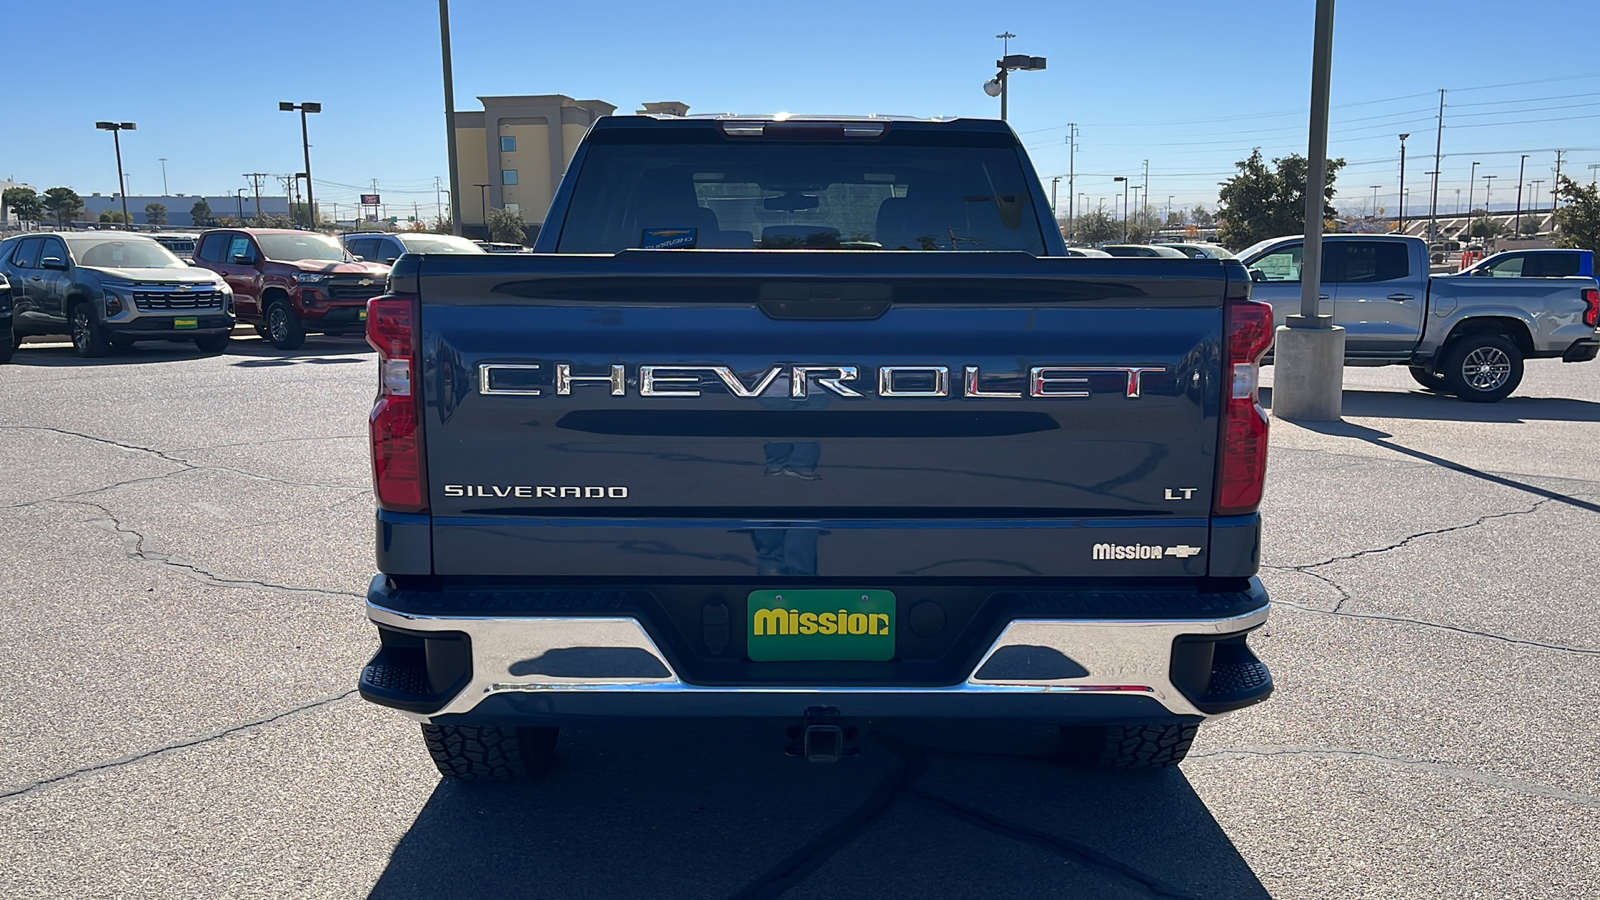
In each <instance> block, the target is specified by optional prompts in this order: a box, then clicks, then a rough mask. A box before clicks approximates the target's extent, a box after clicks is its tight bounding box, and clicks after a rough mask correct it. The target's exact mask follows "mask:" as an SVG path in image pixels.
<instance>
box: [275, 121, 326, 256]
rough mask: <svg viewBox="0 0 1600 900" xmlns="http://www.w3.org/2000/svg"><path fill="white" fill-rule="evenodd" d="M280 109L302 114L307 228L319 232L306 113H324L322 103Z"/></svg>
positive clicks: (301, 127) (301, 130)
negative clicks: (312, 184)
mask: <svg viewBox="0 0 1600 900" xmlns="http://www.w3.org/2000/svg"><path fill="white" fill-rule="evenodd" d="M278 109H279V110H281V111H283V112H295V111H297V110H298V111H299V113H300V146H301V149H303V150H304V151H305V155H306V172H305V175H306V228H307V230H309V231H316V230H317V201H316V198H315V197H314V196H313V195H312V193H311V136H310V134H309V132H308V131H307V130H306V113H319V112H322V104H321V103H287V102H284V101H279V102H278Z"/></svg>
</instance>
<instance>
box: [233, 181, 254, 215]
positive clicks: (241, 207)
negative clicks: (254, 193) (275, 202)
mask: <svg viewBox="0 0 1600 900" xmlns="http://www.w3.org/2000/svg"><path fill="white" fill-rule="evenodd" d="M248 190H250V189H249V188H239V190H237V191H235V192H234V197H235V199H237V200H238V201H239V221H241V222H243V221H244V192H245V191H248Z"/></svg>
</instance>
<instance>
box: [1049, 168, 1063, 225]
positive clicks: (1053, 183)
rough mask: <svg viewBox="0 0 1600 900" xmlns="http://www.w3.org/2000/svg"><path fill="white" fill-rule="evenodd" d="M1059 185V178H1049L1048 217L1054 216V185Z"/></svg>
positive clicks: (1055, 176)
mask: <svg viewBox="0 0 1600 900" xmlns="http://www.w3.org/2000/svg"><path fill="white" fill-rule="evenodd" d="M1060 183H1061V176H1060V175H1054V176H1051V178H1050V215H1052V216H1053V215H1055V214H1056V185H1058V184H1060Z"/></svg>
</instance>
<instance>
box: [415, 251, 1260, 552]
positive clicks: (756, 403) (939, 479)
mask: <svg viewBox="0 0 1600 900" xmlns="http://www.w3.org/2000/svg"><path fill="white" fill-rule="evenodd" d="M420 272H421V274H420V276H419V277H418V284H417V290H418V293H419V294H420V296H421V325H422V341H423V353H424V361H423V373H422V374H423V377H422V380H421V387H422V390H421V393H422V395H423V400H424V402H425V404H426V413H425V417H424V435H425V439H426V451H427V465H428V476H429V490H430V498H431V500H430V502H431V511H432V515H433V527H434V569H435V572H436V573H437V574H441V575H450V574H471V575H506V576H535V575H537V576H563V577H575V576H607V577H623V576H628V577H634V576H643V577H653V578H662V577H717V576H748V575H752V574H758V573H759V574H775V573H776V574H789V575H820V576H840V577H856V578H862V577H884V576H890V575H893V576H895V577H899V578H905V577H922V576H927V577H950V576H983V577H989V578H993V577H1027V576H1072V575H1077V576H1110V577H1118V576H1185V575H1187V576H1194V575H1201V574H1204V573H1205V558H1204V548H1205V544H1206V537H1207V528H1208V521H1209V517H1208V514H1209V509H1210V505H1211V497H1212V482H1213V478H1214V469H1215V464H1216V456H1215V453H1216V446H1217V434H1216V428H1217V415H1218V408H1219V399H1218V397H1219V391H1220V390H1221V389H1222V384H1221V375H1222V365H1221V361H1220V360H1221V357H1220V352H1221V348H1220V344H1219V342H1220V339H1221V332H1222V323H1223V315H1222V311H1223V297H1224V293H1225V291H1226V290H1227V286H1228V270H1227V269H1226V268H1225V267H1224V265H1223V264H1222V263H1219V262H1216V261H1210V260H1196V261H1177V260H1100V259H1039V258H1033V257H1031V256H1027V255H1025V254H1013V253H992V254H983V253H962V254H931V253H930V254H921V253H871V252H818V253H799V254H796V253H789V254H785V253H781V252H778V253H771V252H769V253H760V252H748V251H746V252H718V251H696V252H692V253H670V254H669V253H659V252H650V251H629V252H625V253H622V254H618V255H617V256H606V257H582V256H554V255H552V256H532V257H529V256H524V257H521V258H516V259H509V260H507V259H496V258H494V257H470V256H463V257H453V258H451V257H427V258H425V259H424V260H423V261H422V263H421V267H420ZM1237 274H1238V275H1242V272H1241V273H1237ZM1235 288H1236V289H1237V284H1235Z"/></svg>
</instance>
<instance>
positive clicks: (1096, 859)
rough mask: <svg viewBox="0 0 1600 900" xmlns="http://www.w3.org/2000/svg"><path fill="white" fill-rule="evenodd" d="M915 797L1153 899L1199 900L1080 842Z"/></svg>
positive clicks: (926, 794)
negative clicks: (1127, 883)
mask: <svg viewBox="0 0 1600 900" xmlns="http://www.w3.org/2000/svg"><path fill="white" fill-rule="evenodd" d="M911 795H912V796H913V797H916V798H917V799H918V800H921V801H922V802H923V803H924V804H926V805H927V806H929V807H930V808H932V809H935V810H937V811H939V812H941V813H944V814H945V815H947V816H950V817H952V818H954V819H956V820H958V821H961V822H965V823H966V824H968V825H971V826H973V827H976V828H980V829H982V830H984V831H988V832H991V833H993V834H998V835H1000V836H1001V837H1005V838H1010V839H1011V840H1013V841H1017V842H1019V843H1023V844H1030V845H1032V846H1034V847H1038V848H1039V849H1041V850H1044V851H1046V852H1048V853H1050V854H1052V855H1055V856H1059V857H1063V858H1065V859H1066V860H1067V861H1069V862H1072V863H1076V864H1077V865H1080V866H1082V867H1084V868H1086V869H1091V870H1093V871H1095V872H1098V873H1100V874H1101V875H1106V876H1109V877H1110V878H1112V879H1113V880H1115V881H1118V882H1132V883H1133V884H1134V885H1136V886H1138V887H1140V888H1143V889H1144V890H1145V891H1146V892H1147V893H1149V894H1150V895H1151V896H1152V897H1174V898H1178V900H1199V898H1197V897H1196V896H1195V895H1193V894H1186V893H1184V892H1182V891H1181V890H1179V889H1178V888H1176V887H1173V886H1172V885H1169V884H1167V883H1165V882H1163V881H1161V880H1160V879H1158V878H1156V877H1154V876H1152V875H1147V874H1145V873H1143V872H1141V871H1139V870H1138V869H1135V868H1133V867H1132V866H1130V865H1128V864H1126V863H1123V862H1121V861H1119V860H1116V859H1113V858H1111V857H1109V856H1107V855H1105V854H1104V853H1101V852H1100V851H1098V850H1096V849H1094V848H1093V847H1090V846H1089V845H1087V844H1081V843H1078V842H1077V841H1072V840H1068V839H1066V838H1063V837H1058V836H1056V835H1053V834H1050V833H1048V832H1045V831H1040V830H1038V829H1036V828H1029V827H1028V826H1026V825H1022V824H1019V823H1016V822H1011V821H1009V820H1006V819H1002V818H1000V817H999V816H995V815H991V814H989V813H986V812H983V811H982V810H979V809H974V808H973V807H970V806H966V805H964V804H961V803H957V802H956V801H954V800H951V799H950V798H948V797H942V796H940V795H938V794H935V793H933V792H931V791H926V790H922V789H920V788H918V789H913V790H912V791H911Z"/></svg>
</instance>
